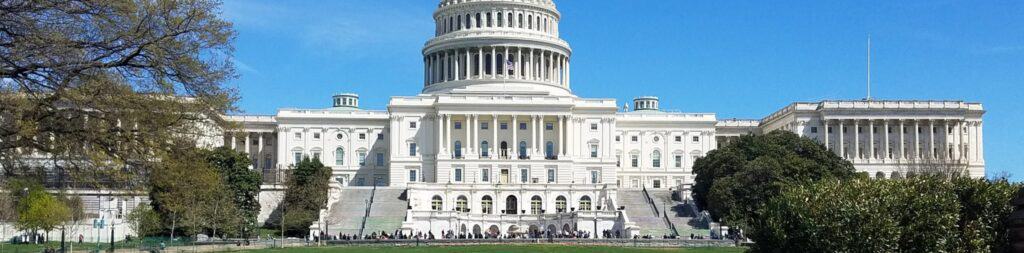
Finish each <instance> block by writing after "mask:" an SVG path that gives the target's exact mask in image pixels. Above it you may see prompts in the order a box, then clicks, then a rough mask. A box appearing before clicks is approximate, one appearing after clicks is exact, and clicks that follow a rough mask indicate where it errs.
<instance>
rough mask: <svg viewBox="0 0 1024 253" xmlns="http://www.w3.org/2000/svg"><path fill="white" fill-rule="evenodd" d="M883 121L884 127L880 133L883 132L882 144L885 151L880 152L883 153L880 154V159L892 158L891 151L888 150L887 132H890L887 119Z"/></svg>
mask: <svg viewBox="0 0 1024 253" xmlns="http://www.w3.org/2000/svg"><path fill="white" fill-rule="evenodd" d="M884 122H885V129H884V130H882V134H885V145H883V146H884V147H885V151H883V153H882V154H883V155H882V160H886V159H892V152H890V151H889V150H890V149H891V148H890V147H889V132H890V130H889V120H888V119H887V120H885V121H884Z"/></svg>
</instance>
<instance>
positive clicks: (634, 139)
mask: <svg viewBox="0 0 1024 253" xmlns="http://www.w3.org/2000/svg"><path fill="white" fill-rule="evenodd" d="M639 140H640V138H639V137H636V135H633V136H630V137H629V141H632V142H637V141H639Z"/></svg>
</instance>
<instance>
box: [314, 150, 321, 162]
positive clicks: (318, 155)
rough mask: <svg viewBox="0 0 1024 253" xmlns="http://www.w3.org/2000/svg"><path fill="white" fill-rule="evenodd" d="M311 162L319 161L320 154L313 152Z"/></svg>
mask: <svg viewBox="0 0 1024 253" xmlns="http://www.w3.org/2000/svg"><path fill="white" fill-rule="evenodd" d="M313 160H317V161H320V152H313Z"/></svg>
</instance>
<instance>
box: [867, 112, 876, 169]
mask: <svg viewBox="0 0 1024 253" xmlns="http://www.w3.org/2000/svg"><path fill="white" fill-rule="evenodd" d="M868 131H870V133H868V138H871V139H870V140H868V148H869V149H870V150H869V151H868V152H870V153H871V154H870V155H868V159H869V160H870V159H877V158H878V157H877V155H876V154H877V153H878V152H875V120H868Z"/></svg>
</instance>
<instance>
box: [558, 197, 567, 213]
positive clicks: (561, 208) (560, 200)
mask: <svg viewBox="0 0 1024 253" xmlns="http://www.w3.org/2000/svg"><path fill="white" fill-rule="evenodd" d="M565 202H566V201H565V197H564V196H558V198H555V212H557V213H564V212H565V211H566V204H565Z"/></svg>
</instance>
